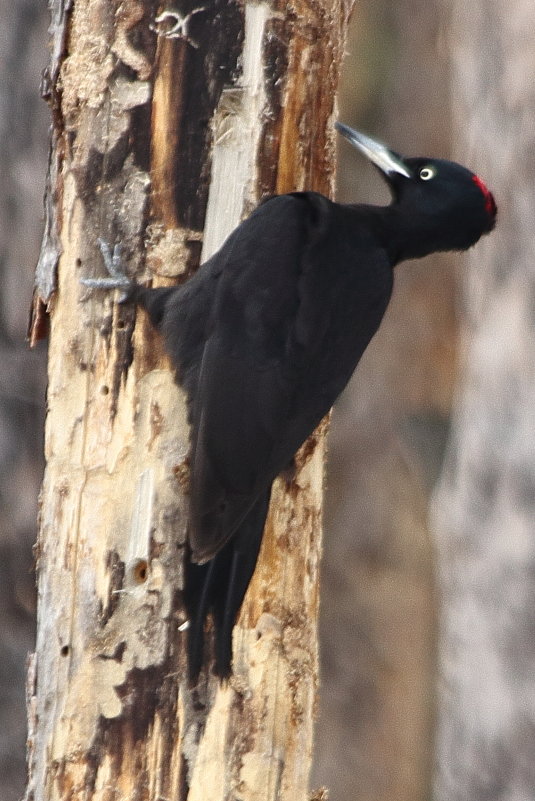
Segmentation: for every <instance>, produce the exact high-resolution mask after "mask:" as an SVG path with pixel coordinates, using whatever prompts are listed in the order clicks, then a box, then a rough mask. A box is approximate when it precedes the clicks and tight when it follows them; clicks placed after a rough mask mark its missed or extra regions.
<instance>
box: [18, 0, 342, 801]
mask: <svg viewBox="0 0 535 801" xmlns="http://www.w3.org/2000/svg"><path fill="white" fill-rule="evenodd" d="M349 5H350V0H329V2H328V3H324V4H318V3H317V2H315V0H302V1H301V2H297V3H294V4H293V5H292V7H291V9H289V8H288V7H287V5H286V3H282V2H273V3H271V4H268V3H267V2H245V3H241V4H238V3H233V2H223V0H220V1H218V0H215V2H213V3H210V4H208V3H207V4H205V5H203V6H201V5H199V6H198V7H196V8H193V9H192V10H190V11H189V14H187V15H186V16H184V17H182V18H179V17H178V14H177V13H175V12H174V16H173V17H169V16H162V14H161V8H160V7H159V6H157V4H156V3H151V2H140V0H124V2H122V3H119V2H110V0H73V2H71V3H68V2H66V1H65V0H55V2H53V3H52V19H53V28H52V34H53V53H52V62H51V66H50V70H49V76H48V94H49V97H50V102H51V107H52V112H53V136H52V150H51V157H50V168H49V179H48V189H47V192H48V195H47V224H46V231H45V238H44V241H43V248H42V252H41V259H40V264H39V268H38V275H37V289H36V294H35V301H34V315H33V321H32V329H31V330H32V334H33V338H34V339H37V338H39V336H40V335H41V333H42V331H43V322H44V319H45V313H46V311H48V312H49V316H50V354H49V392H48V407H49V412H48V419H47V426H46V458H47V467H46V473H45V479H44V484H43V490H42V499H41V517H40V533H39V540H38V546H37V554H38V569H39V611H38V636H37V647H36V653H35V655H34V657H33V659H32V662H31V665H30V671H29V679H28V695H29V701H28V706H29V721H30V735H29V748H30V753H29V771H30V775H29V783H28V789H27V796H26V797H27V799H35V801H41V799H62V800H63V799H69V801H70V800H71V799H82V798H83V799H84V801H85V800H86V799H88V798H95V799H102V800H104V799H105V800H106V801H107V800H108V799H110V801H111V799H129V800H130V799H166V801H167V799H181V800H185V799H188V801H200V799H202V801H216V799H234V798H236V799H237V798H240V799H243V801H248V800H251V801H252V800H253V799H262V800H263V801H264V799H265V800H266V801H268V800H269V799H288V800H290V799H291V801H296V800H297V801H298V800H299V799H305V798H306V797H307V781H308V773H309V768H310V759H311V742H312V719H313V713H314V705H315V695H316V689H317V643H316V622H317V609H318V583H317V582H318V561H319V552H320V519H321V495H322V467H323V431H318V432H317V433H316V434H315V435H314V436H313V437H312V438H311V439H310V440H309V441H308V442H307V443H306V444H305V446H304V447H303V448H302V449H301V451H300V454H299V458H298V467H299V470H298V473H297V475H296V477H295V479H294V480H293V481H292V483H291V485H289V486H287V485H286V484H284V483H283V482H277V483H276V487H275V492H274V496H273V501H272V510H271V514H270V517H269V520H268V523H267V526H266V533H265V536H264V544H263V548H262V552H261V556H260V562H259V566H258V569H257V572H256V575H255V578H254V580H253V583H252V585H251V588H250V591H249V593H248V596H247V598H246V601H245V603H244V607H243V610H242V613H241V616H240V619H239V621H238V625H237V627H236V629H235V634H234V653H235V660H234V676H233V677H232V679H231V680H230V682H229V683H228V685H227V686H220V685H219V684H218V683H217V681H216V680H215V679H214V677H212V676H211V675H209V673H206V674H205V675H204V676H203V680H202V682H201V684H200V685H199V687H198V688H197V689H196V690H194V691H192V690H190V689H189V688H188V685H187V682H186V681H185V657H184V647H183V646H184V641H183V638H184V635H183V634H182V633H181V632H180V625H181V623H182V622H183V621H184V617H183V607H182V603H181V588H182V559H183V551H184V540H185V528H186V503H185V499H184V487H185V485H186V484H187V451H188V434H187V425H186V418H185V412H184V402H183V396H182V393H181V392H180V390H179V389H177V387H176V386H175V384H174V383H173V376H172V373H171V371H170V369H169V363H168V361H167V359H166V356H165V354H164V353H163V351H162V347H161V344H160V342H159V340H158V337H157V335H156V334H155V333H154V332H153V331H152V330H151V328H150V326H149V324H148V321H147V318H146V317H145V315H144V314H143V313H142V312H141V311H136V310H135V309H134V308H132V307H131V306H118V305H117V304H116V303H115V302H114V299H113V298H111V297H106V296H103V295H98V296H97V295H94V296H89V297H88V296H87V292H85V291H84V290H82V288H81V287H80V284H79V279H80V278H81V277H83V276H88V275H92V274H99V273H101V272H102V266H101V264H100V257H99V254H98V248H97V238H98V237H102V238H103V239H105V240H107V241H110V242H114V241H121V242H122V243H123V256H124V258H125V260H126V261H127V262H128V265H129V269H130V271H131V272H132V273H133V274H137V275H138V276H139V274H140V272H142V270H143V269H146V271H147V275H150V277H151V278H152V283H153V285H155V286H157V285H164V284H166V283H172V282H174V281H176V280H177V279H180V278H182V279H183V278H184V277H187V275H188V274H189V273H190V272H191V271H192V270H194V269H195V268H196V266H197V265H198V263H199V259H200V257H201V250H202V259H203V260H204V259H206V258H207V257H208V256H209V255H210V254H211V253H213V252H214V250H216V249H217V248H218V247H219V246H220V245H221V243H222V241H223V240H224V238H225V237H226V236H227V234H228V233H229V232H230V231H231V230H232V229H233V228H234V227H235V226H236V224H237V223H238V222H239V221H240V219H241V218H242V217H243V216H244V215H245V214H246V213H248V212H249V211H250V210H251V209H252V208H253V207H254V206H255V205H256V203H257V202H258V201H259V200H260V199H261V198H262V197H263V196H265V195H267V194H271V193H274V192H278V193H280V192H286V191H291V190H296V189H303V188H307V189H315V190H318V191H320V192H323V193H326V194H330V193H331V191H332V180H333V165H334V145H333V141H334V137H333V130H332V119H333V103H334V97H335V92H336V84H337V79H338V72H339V66H340V61H341V58H342V54H343V47H344V37H345V30H346V24H347V16H348V12H349ZM175 22H176V23H177V25H176V26H175V29H174V31H173V30H172V28H173V25H174V24H175ZM203 227H204V234H203V233H202V231H203Z"/></svg>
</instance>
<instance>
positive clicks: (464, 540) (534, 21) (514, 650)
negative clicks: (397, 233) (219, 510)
mask: <svg viewBox="0 0 535 801" xmlns="http://www.w3.org/2000/svg"><path fill="white" fill-rule="evenodd" d="M448 7H450V6H448ZM534 27H535V6H534V5H533V3H532V2H530V1H529V0H513V1H512V2H511V3H508V4H507V5H506V6H505V5H501V4H496V5H494V6H492V8H491V7H490V6H488V5H487V4H486V3H485V2H483V0H475V1H474V2H471V3H464V2H462V1H461V0H459V2H455V3H454V4H453V25H452V30H451V43H452V53H453V63H454V78H455V91H454V97H453V100H454V102H453V109H454V111H455V113H456V115H457V125H456V129H457V140H458V147H457V154H458V155H459V157H461V156H462V157H463V160H464V161H468V160H470V163H471V164H473V165H474V166H475V167H476V168H477V169H478V170H480V172H481V174H482V175H483V176H484V178H485V180H486V181H487V182H488V184H489V186H490V187H492V190H493V192H494V193H495V196H496V201H497V204H498V224H497V228H496V231H495V233H494V234H493V235H492V236H490V237H488V238H487V239H486V240H485V241H484V242H481V243H480V244H478V246H477V247H476V248H474V249H473V250H472V251H470V253H469V254H468V255H467V257H466V258H467V263H466V276H465V280H464V282H463V289H464V296H463V301H464V302H463V323H464V325H463V344H464V348H463V351H464V353H463V355H464V371H463V381H462V385H461V391H460V393H459V398H458V402H457V406H456V409H455V415H454V419H453V432H452V439H451V443H450V453H449V459H448V462H447V465H446V470H445V472H444V475H443V477H442V481H441V484H440V487H439V491H438V493H437V496H436V503H435V515H434V518H435V519H434V523H435V527H436V531H437V534H438V538H437V542H438V546H439V549H438V557H439V561H438V566H439V571H438V575H439V579H440V589H441V596H442V621H441V628H440V673H441V676H440V679H441V680H440V684H439V690H440V692H439V710H438V735H437V774H436V782H435V792H434V797H435V798H436V799H437V801H466V799H470V801H483V799H485V801H498V799H499V800H500V801H516V799H530V798H533V796H534V788H535V761H534V759H533V755H534V749H535V694H534V685H533V677H534V672H535V637H534V631H535V618H534V606H533V598H534V594H535V538H534V536H533V535H534V530H533V521H534V518H535V492H534V487H535V427H534V414H533V410H534V397H535V372H534V368H533V365H534V354H535V335H534V327H533V295H534V291H535V278H534V271H533V219H534V216H535V198H534V194H533V182H534V180H535V164H534V161H533V147H534V128H533V108H534V103H535V85H534V83H533V80H532V77H531V76H532V71H533V66H534V55H533V47H532V41H531V36H530V33H529V32H531V31H533V30H534Z"/></svg>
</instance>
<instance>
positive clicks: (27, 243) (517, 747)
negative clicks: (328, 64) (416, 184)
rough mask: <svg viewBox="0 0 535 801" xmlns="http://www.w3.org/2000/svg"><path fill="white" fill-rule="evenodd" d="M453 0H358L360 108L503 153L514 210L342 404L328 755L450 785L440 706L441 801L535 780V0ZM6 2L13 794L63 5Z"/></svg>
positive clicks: (336, 443) (8, 691) (442, 278)
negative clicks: (50, 140) (47, 81)
mask: <svg viewBox="0 0 535 801" xmlns="http://www.w3.org/2000/svg"><path fill="white" fill-rule="evenodd" d="M444 9H445V4H444V6H441V4H440V3H438V2H436V0H431V2H428V3H416V2H411V0H400V2H398V3H396V4H392V3H388V2H386V0H379V2H371V0H361V1H360V2H358V3H357V7H356V12H355V15H354V19H353V31H354V35H353V39H352V41H351V42H350V45H349V50H350V53H349V56H348V61H347V66H346V78H345V88H344V90H343V95H342V98H341V109H342V111H341V118H342V119H343V120H344V121H345V122H347V123H349V124H352V125H354V126H355V127H358V128H360V129H363V130H366V131H368V132H370V133H372V134H375V135H377V136H378V137H379V138H382V139H384V140H385V141H386V142H387V143H388V144H389V145H391V146H392V147H393V148H394V149H397V150H399V151H400V152H401V153H404V154H407V155H415V154H417V155H425V154H429V155H439V156H447V155H448V154H449V153H451V152H452V151H453V156H454V157H455V158H456V159H457V160H459V161H461V162H464V163H466V165H467V166H469V167H471V168H473V169H474V170H477V171H480V172H481V173H482V175H483V177H484V178H485V179H486V180H488V183H489V185H490V186H491V188H492V189H493V190H495V192H496V195H497V201H498V205H499V207H500V219H499V227H498V231H497V233H496V234H495V235H493V236H492V237H490V238H489V239H488V240H487V241H486V242H485V244H484V245H483V244H480V245H478V246H477V248H476V249H475V250H474V251H473V252H472V254H471V255H470V257H469V258H468V259H467V258H466V257H462V258H459V257H457V256H454V257H450V256H444V255H442V256H439V257H435V258H434V259H426V260H425V261H424V262H415V263H412V264H404V265H401V266H400V267H399V268H397V270H396V288H395V293H394V298H393V301H392V304H391V306H390V308H389V311H388V314H387V317H386V319H385V321H384V324H383V326H382V327H381V330H380V331H379V334H378V335H377V337H376V338H375V340H374V342H373V343H372V345H371V346H370V348H369V351H368V352H367V354H366V355H365V358H364V359H363V361H362V363H361V365H360V367H359V370H358V371H357V375H356V376H355V378H354V380H353V382H352V384H351V386H350V387H349V388H348V390H347V392H346V393H345V395H344V397H343V398H342V399H341V401H340V403H339V405H338V408H337V410H336V413H335V416H334V421H333V429H332V432H331V439H330V465H329V472H328V482H327V483H328V494H327V516H326V536H325V561H324V571H323V574H324V579H323V586H322V610H323V624H322V661H323V675H322V684H321V698H320V716H319V721H318V726H317V747H316V767H315V775H314V784H320V783H321V784H325V785H327V786H328V787H330V789H331V798H332V799H333V801H349V799H351V801H372V800H373V801H387V800H388V801H424V800H426V799H429V798H430V797H431V795H432V789H431V788H432V785H433V766H434V761H435V756H434V744H435V730H436V726H435V720H436V717H437V715H438V737H437V744H438V748H437V758H436V759H437V766H438V767H437V770H436V771H435V775H436V780H435V793H436V796H437V801H457V800H458V801H464V799H466V800H467V801H468V799H471V801H472V799H473V800H474V801H476V800H477V799H479V798H485V799H486V801H494V800H495V799H496V801H498V799H500V801H505V800H506V799H507V801H509V800H510V801H513V799H517V798H518V799H520V798H522V799H524V798H526V799H527V798H530V797H531V796H532V793H533V787H534V786H535V778H534V777H533V764H534V762H533V743H534V734H533V732H534V731H535V711H534V706H535V688H534V687H533V679H532V676H533V666H534V662H535V658H534V657H535V654H534V653H533V652H534V650H535V644H534V631H535V626H534V623H533V619H532V611H531V610H532V606H533V604H532V598H533V595H534V585H533V581H534V579H533V576H534V575H535V569H534V558H535V544H534V543H535V538H534V536H533V533H534V532H533V522H532V521H533V519H534V516H533V503H534V497H535V494H534V492H533V487H534V486H535V479H534V475H535V466H534V458H535V457H534V455H533V454H534V450H535V449H534V448H533V443H532V440H533V435H534V433H533V432H534V429H535V426H534V424H533V422H534V421H533V411H532V410H533V408H535V404H534V403H533V399H532V395H533V387H534V386H535V383H534V379H535V376H534V371H533V364H534V361H535V360H534V358H533V351H534V348H533V323H532V316H533V315H532V305H533V304H532V301H531V296H532V286H533V268H532V261H533V259H532V256H531V250H532V245H531V241H530V238H531V228H532V224H531V220H532V219H533V217H534V216H535V214H534V212H535V209H534V208H533V204H534V199H533V191H532V186H533V178H534V175H533V173H534V166H533V155H532V153H533V142H532V140H533V135H534V134H533V130H534V126H533V108H534V107H535V104H534V103H533V97H532V94H533V81H532V79H531V76H532V74H533V69H532V68H533V63H532V62H533V48H532V44H531V42H532V37H533V31H534V30H535V8H534V7H533V5H532V4H530V2H529V0H513V2H512V3H507V4H506V3H501V4H495V5H494V6H492V14H491V13H490V8H489V6H488V4H484V3H483V0H476V2H474V3H471V4H469V5H467V4H465V3H461V2H460V0H459V2H458V3H455V4H454V14H453V16H452V17H450V16H449V14H450V10H449V7H448V11H447V12H446V11H445V10H444ZM0 19H1V22H2V37H1V38H0V66H1V69H2V74H3V76H4V80H3V82H2V83H1V85H0V131H1V136H0V148H1V159H0V171H1V176H2V181H1V184H0V186H1V187H2V191H1V194H0V204H1V213H0V254H1V255H0V271H1V279H2V287H3V292H2V295H1V298H2V300H1V305H0V310H1V311H0V349H1V368H0V470H1V471H2V474H1V477H0V550H1V555H2V558H1V559H0V596H1V601H2V605H1V608H0V609H1V611H0V720H1V724H2V725H1V726H0V775H1V776H2V783H1V786H0V801H14V799H16V798H18V797H19V796H20V795H21V793H22V788H23V784H24V738H25V710H24V692H23V688H24V661H25V655H26V653H27V651H28V650H31V648H32V646H33V633H32V632H33V628H32V627H33V622H32V619H33V594H34V590H33V576H32V573H31V569H32V557H31V545H32V543H33V541H34V539H35V517H36V513H37V495H38V489H39V484H40V480H41V473H42V433H41V429H42V422H43V414H44V392H45V370H44V353H43V352H42V351H41V352H39V351H37V352H29V351H28V350H27V347H26V344H25V343H24V336H25V328H26V321H27V309H28V307H29V302H30V296H31V286H32V281H33V267H34V265H35V262H36V259H37V253H38V248H39V241H40V236H41V232H42V194H43V189H44V173H45V166H46V151H47V127H48V110H47V108H46V106H45V104H44V103H43V102H42V101H41V100H40V98H39V92H38V83H39V76H40V72H41V69H42V67H43V66H44V65H45V64H46V63H47V60H48V59H47V53H46V26H47V23H48V20H47V13H46V9H45V8H44V7H43V4H41V3H37V0H18V2H17V3H15V4H11V3H8V2H7V0H0ZM450 53H453V55H454V59H453V66H454V72H453V80H452V79H451V77H450V70H449V55H450ZM452 82H453V86H454V88H455V91H454V93H453V104H450V85H451V83H452ZM452 112H453V113H452ZM450 136H451V137H452V142H450ZM341 156H343V157H344V159H345V161H344V163H343V166H341V168H340V199H342V200H355V199H358V200H362V201H366V202H379V203H382V202H387V200H388V198H387V195H386V190H385V188H384V186H383V185H382V184H381V182H380V180H379V179H378V178H377V176H376V174H375V172H374V171H372V170H371V169H370V168H369V166H368V165H366V164H365V163H364V160H361V159H359V157H358V155H357V154H355V153H352V152H349V149H347V150H346V149H344V150H343V151H342V152H341ZM457 274H458V275H459V276H460V280H459V282H458V283H459V286H460V293H461V296H462V302H461V304H460V319H461V347H460V348H458V347H457V338H458V327H457V322H456V315H455V306H456V301H455V297H456V292H457V291H458V290H457V289H456V283H457V282H456V275H457ZM458 350H460V352H461V354H462V360H461V361H462V366H463V369H462V372H461V378H460V380H459V379H458V367H457V352H458ZM454 391H455V392H456V396H457V398H458V400H457V401H456V403H455V407H454V408H455V412H454V415H453V437H452V439H451V441H450V445H449V451H448V454H449V455H448V459H447V466H446V470H445V472H444V473H443V476H442V478H441V481H440V484H439V490H438V493H437V494H436V503H435V504H434V516H433V530H432V531H431V532H430V531H429V528H428V509H429V506H430V503H431V500H432V490H433V486H434V484H435V481H436V479H437V477H438V476H439V474H440V472H441V466H442V455H443V450H444V445H445V442H446V438H447V434H448V428H449V424H450V413H451V408H452V404H453V396H454ZM435 532H437V533H438V537H437V543H438V555H439V559H438V570H437V568H436V560H435V559H434V548H433V544H432V542H433V539H432V537H433V535H434V534H435ZM435 573H437V574H438V576H439V577H440V582H439V588H440V598H442V599H444V605H443V606H442V605H441V604H439V603H438V602H437V592H436V590H435V586H434V575H435ZM442 609H444V613H442ZM437 618H438V619H440V620H441V621H442V623H441V626H440V627H439V631H440V638H439V637H438V635H437V625H436V620H437ZM439 639H440V660H439V662H440V677H441V678H440V681H439V682H438V683H437V668H436V664H437V661H438V660H437V658H436V650H437V649H436V646H437V643H438V641H439ZM437 686H438V688H439V693H438V704H437V703H436V702H435V688H436V687H437ZM515 793H516V794H515Z"/></svg>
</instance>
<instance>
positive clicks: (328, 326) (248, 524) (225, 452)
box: [84, 123, 497, 682]
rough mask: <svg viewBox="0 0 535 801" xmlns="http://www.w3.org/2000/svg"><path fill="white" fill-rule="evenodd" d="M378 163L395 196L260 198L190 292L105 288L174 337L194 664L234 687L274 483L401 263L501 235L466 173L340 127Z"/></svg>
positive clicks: (351, 360) (349, 364) (370, 324)
mask: <svg viewBox="0 0 535 801" xmlns="http://www.w3.org/2000/svg"><path fill="white" fill-rule="evenodd" d="M336 127H337V129H338V131H339V132H340V133H341V134H342V135H343V136H344V137H345V138H346V139H348V140H349V142H351V143H352V144H353V145H354V146H355V147H357V148H358V149H359V150H360V151H361V152H362V153H364V155H365V156H367V158H368V159H370V161H371V162H372V163H373V164H374V165H375V166H376V167H377V168H378V169H379V171H380V172H381V174H382V175H383V177H384V179H385V180H386V182H387V184H388V186H389V188H390V190H391V193H392V202H391V203H390V205H388V206H385V207H380V206H369V205H360V204H358V205H351V204H350V205H343V204H340V203H333V202H332V201H331V200H329V199H328V198H326V197H324V196H323V195H320V194H317V193H316V192H295V193H292V194H288V195H279V196H277V197H273V198H271V199H269V200H267V201H266V202H264V203H262V204H261V205H260V206H259V207H258V208H257V209H256V210H255V211H254V212H253V213H252V214H251V216H250V217H249V218H248V219H246V220H245V221H244V222H242V223H241V224H240V225H239V226H238V227H237V228H236V230H235V231H234V232H233V233H232V234H231V235H230V236H229V237H228V239H227V240H226V242H225V243H224V244H223V245H222V247H221V249H220V250H219V251H218V252H217V253H216V254H215V255H214V256H212V257H211V258H210V259H209V260H208V261H207V262H205V263H204V264H203V265H202V266H201V268H200V269H199V270H198V272H197V273H196V274H195V275H194V276H193V277H192V278H191V279H190V280H189V281H188V282H187V283H185V284H183V285H182V286H180V287H172V288H159V289H147V288H144V287H141V286H139V285H137V284H134V283H133V282H131V281H130V280H129V279H128V278H126V276H125V275H124V273H122V272H121V271H120V267H119V263H118V250H117V249H116V250H115V251H114V255H113V256H112V254H111V252H110V250H109V248H108V247H107V246H106V245H104V244H102V245H101V249H102V252H103V255H104V260H105V262H106V266H107V268H108V272H109V273H110V276H111V277H110V278H107V279H96V280H95V279H93V280H86V281H84V283H85V284H86V285H88V286H92V287H97V288H99V287H107V288H110V287H121V288H122V289H123V290H125V298H126V300H132V301H135V302H137V303H138V304H140V305H141V306H143V307H144V308H145V309H146V310H147V312H148V314H149V317H150V319H151V321H152V323H153V325H154V326H155V327H156V328H157V329H158V330H159V331H160V332H161V334H162V335H163V338H164V342H165V346H166V349H167V351H168V353H169V355H170V357H171V359H172V362H173V365H174V366H175V368H176V371H177V381H178V382H179V383H180V384H181V385H182V386H183V387H184V389H185V391H186V394H187V399H188V413H189V421H190V425H191V453H190V464H191V475H190V493H189V499H190V525H189V531H188V540H189V550H190V557H191V558H190V559H189V560H188V563H187V565H186V581H185V604H186V609H187V613H188V618H189V629H188V665H189V676H190V679H191V681H192V682H194V681H195V680H196V679H197V677H198V675H199V672H200V670H201V667H202V665H203V661H204V624H205V620H206V618H207V616H208V615H209V614H211V616H212V619H213V624H214V630H215V642H214V671H215V673H216V674H217V675H218V676H220V677H221V678H227V677H228V676H229V675H230V673H231V665H232V629H233V626H234V623H235V620H236V617H237V614H238V612H239V609H240V606H241V604H242V601H243V598H244V595H245V592H246V590H247V587H248V585H249V582H250V580H251V577H252V575H253V572H254V569H255V565H256V560H257V557H258V551H259V548H260V542H261V540H262V533H263V529H264V523H265V519H266V515H267V511H268V506H269V498H270V493H271V485H272V483H273V480H274V479H275V477H276V476H277V475H278V474H279V473H280V472H281V471H283V470H284V469H285V468H286V467H287V466H288V465H289V464H291V462H292V459H293V456H294V454H295V452H296V451H297V449H298V448H299V447H300V445H302V443H303V442H304V441H305V439H306V438H307V437H308V436H309V435H310V434H311V433H312V431H313V430H314V428H315V427H316V426H317V425H318V423H319V422H320V420H321V419H322V418H323V417H324V416H325V415H326V414H327V412H328V411H329V409H330V408H331V406H332V405H333V403H334V402H335V400H336V399H337V397H338V396H339V395H340V393H341V392H342V390H343V389H344V387H345V386H346V384H347V382H348V381H349V379H350V377H351V375H352V373H353V371H354V370H355V367H356V366H357V364H358V362H359V360H360V358H361V356H362V354H363V353H364V350H365V349H366V347H367V345H368V343H369V342H370V340H371V338H372V337H373V335H374V334H375V332H376V331H377V329H378V327H379V324H380V322H381V320H382V318H383V315H384V313H385V310H386V308H387V306H388V302H389V300H390V295H391V292H392V282H393V268H394V267H395V265H396V264H398V262H400V261H403V260H404V259H412V258H420V257H422V256H427V255H428V254H429V253H434V252H436V251H446V250H466V249H467V248H469V247H470V246H471V245H473V244H475V243H476V242H477V241H478V239H479V238H480V237H481V236H482V235H483V234H486V233H488V232H490V231H492V229H493V228H494V225H495V222H496V212H497V209H496V203H495V202H494V198H493V196H492V194H491V193H490V191H489V190H488V189H487V187H486V186H485V184H484V183H483V181H482V180H481V179H480V178H479V177H478V176H476V175H474V174H473V173H472V172H470V171H469V170H467V169H466V168H465V167H462V166H460V165H459V164H455V163H454V162H451V161H444V160H441V159H431V158H402V157H401V156H399V155H397V154H396V153H394V152H393V151H391V150H389V149H388V148H386V147H385V146H384V145H382V144H380V143H378V142H376V141H374V140H373V139H370V138H369V137H367V136H364V135H363V134H361V133H358V132H357V131H354V130H352V129H351V128H349V127H348V126H346V125H342V124H340V123H337V125H336Z"/></svg>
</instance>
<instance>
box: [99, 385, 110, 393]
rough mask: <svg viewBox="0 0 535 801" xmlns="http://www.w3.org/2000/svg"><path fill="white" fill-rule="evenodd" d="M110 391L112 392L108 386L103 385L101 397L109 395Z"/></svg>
mask: <svg viewBox="0 0 535 801" xmlns="http://www.w3.org/2000/svg"><path fill="white" fill-rule="evenodd" d="M109 391H110V388H109V387H108V386H106V384H103V385H102V386H101V388H100V394H101V395H107V394H108V393H109Z"/></svg>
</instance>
